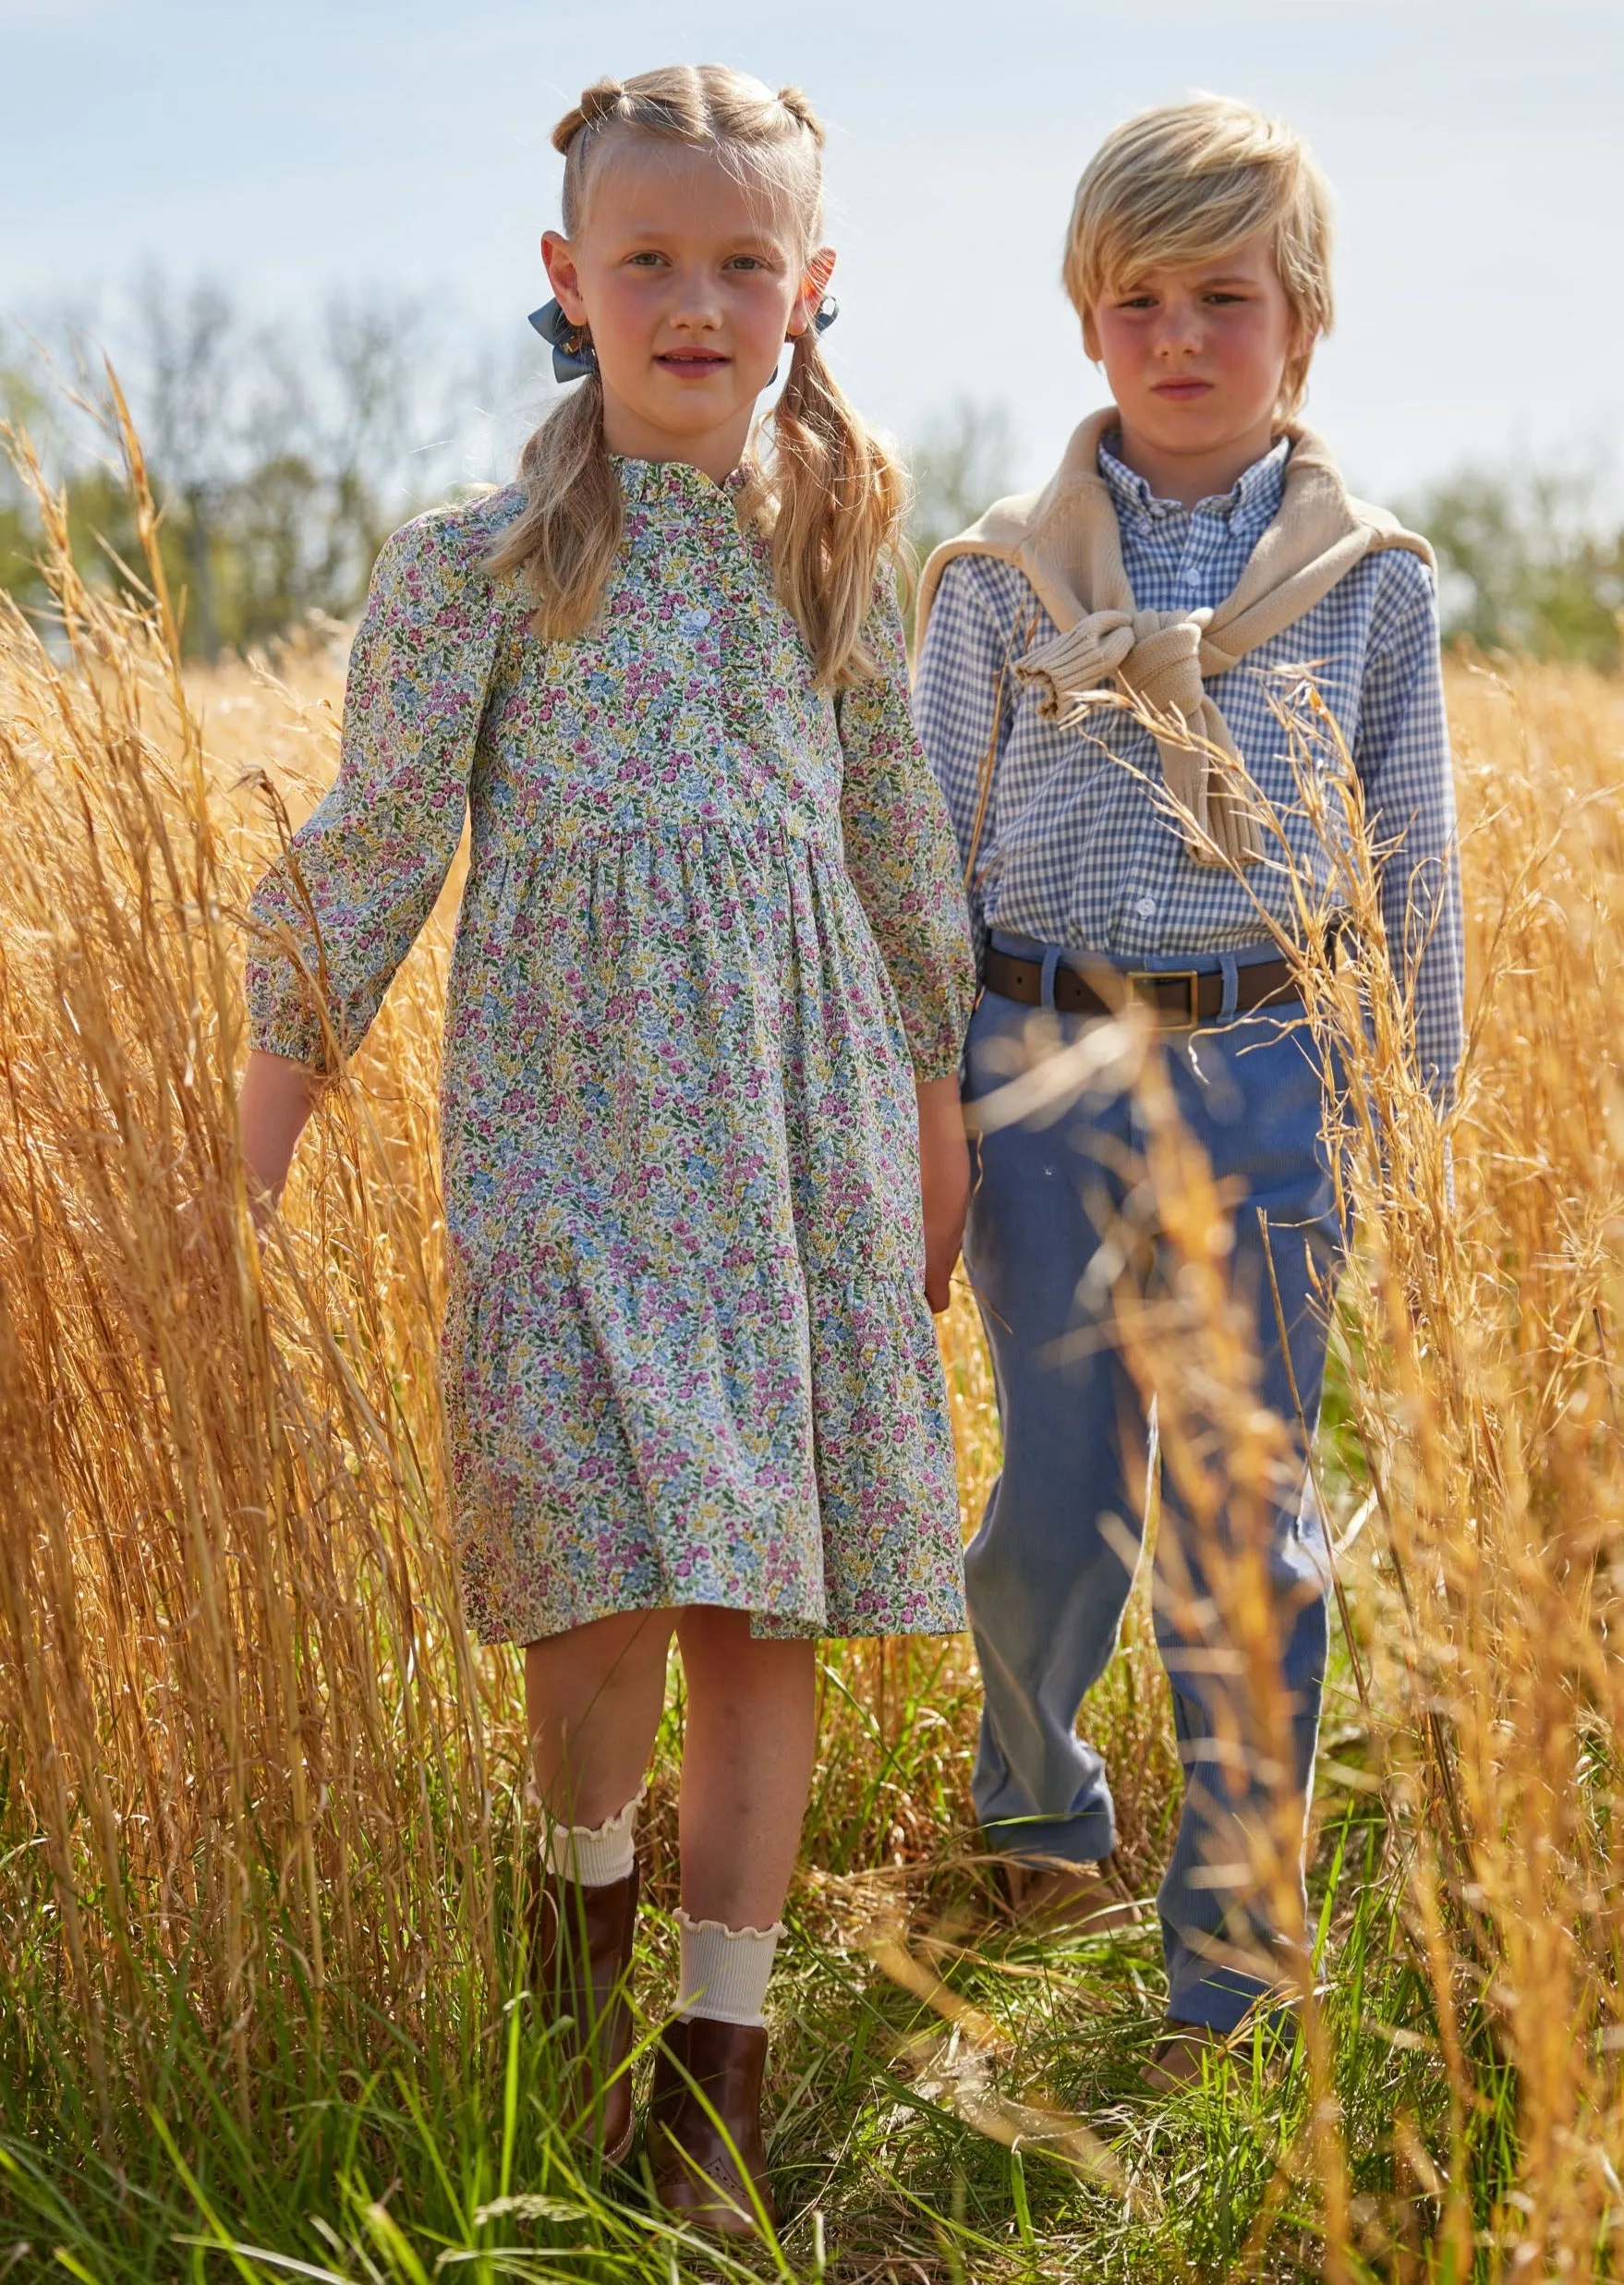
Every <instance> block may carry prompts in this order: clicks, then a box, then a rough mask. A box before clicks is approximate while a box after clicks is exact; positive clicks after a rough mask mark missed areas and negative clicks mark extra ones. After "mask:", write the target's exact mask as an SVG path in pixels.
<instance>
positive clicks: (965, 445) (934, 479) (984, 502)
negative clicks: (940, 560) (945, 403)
mask: <svg viewBox="0 0 1624 2285" xmlns="http://www.w3.org/2000/svg"><path fill="white" fill-rule="evenodd" d="M908 457H909V462H910V465H911V468H912V473H913V478H914V512H913V515H912V517H910V519H909V525H908V537H909V539H910V541H912V542H913V544H914V546H915V549H916V550H917V551H918V553H919V557H920V560H921V561H923V560H924V558H925V557H926V556H927V555H928V554H929V553H930V551H931V549H932V548H933V547H935V546H937V545H938V543H939V541H943V540H950V539H951V538H952V536H953V534H954V533H955V532H959V531H963V529H964V527H965V525H966V524H971V523H974V522H975V520H976V517H978V516H979V515H980V514H981V512H982V510H983V509H984V508H986V507H988V506H990V504H992V502H993V501H994V500H996V499H998V498H999V497H1000V494H1002V493H1004V492H1008V491H1009V490H1010V488H1011V484H1012V475H1011V469H1012V466H1013V462H1014V457H1015V432H1014V424H1013V422H1012V419H1011V418H1010V413H1009V408H1008V407H1007V406H1004V405H999V404H989V403H986V402H983V401H978V400H977V399H976V398H974V397H968V396H961V397H959V398H957V399H956V400H955V401H954V403H952V404H951V405H950V406H949V407H947V408H946V409H945V410H944V411H942V412H939V413H938V414H937V415H936V417H935V418H934V419H932V420H930V421H928V422H927V425H926V426H925V428H924V429H923V430H922V431H920V434H919V437H918V440H917V442H916V443H915V445H914V448H913V450H912V452H911V453H910V454H909V456H908Z"/></svg>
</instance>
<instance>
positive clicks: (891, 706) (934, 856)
mask: <svg viewBox="0 0 1624 2285" xmlns="http://www.w3.org/2000/svg"><path fill="white" fill-rule="evenodd" d="M868 642H869V647H870V649H871V650H872V651H873V654H874V656H875V658H876V660H877V662H878V664H879V673H878V674H877V675H875V676H873V677H872V678H871V679H870V680H868V681H867V682H860V683H856V684H854V686H853V687H851V688H850V689H849V690H842V692H841V694H840V696H839V699H837V701H836V705H837V711H838V715H839V720H840V735H841V747H842V752H843V754H844V758H845V776H844V784H843V789H842V796H841V825H842V832H843V833H844V837H845V845H846V868H847V870H848V871H849V872H850V874H851V876H852V880H853V881H854V884H855V887H856V891H857V894H858V895H859V897H860V898H861V899H862V901H863V908H864V910H865V911H866V912H867V916H868V922H869V926H870V927H871V928H872V929H873V930H874V933H875V937H876V939H877V940H878V942H879V949H880V953H881V954H882V956H883V958H884V960H885V965H886V969H887V971H888V973H889V975H890V977H891V988H892V990H893V991H895V993H896V995H897V1001H898V1004H899V1005H900V1007H901V1009H902V1015H903V1027H904V1028H905V1029H906V1032H907V1035H908V1046H909V1050H910V1051H911V1053H912V1055H913V1058H914V1069H915V1076H917V1077H918V1078H919V1079H921V1080H928V1079H945V1078H948V1077H950V1076H951V1075H952V1074H953V1073H954V1072H956V1071H957V1069H958V1067H959V1057H960V1054H961V1052H962V1051H963V1042H964V1032H965V1029H966V1027H967V1026H968V1024H969V1020H970V1010H971V1007H972V1005H973V1003H974V1002H975V998H976V964H975V961H974V959H973V958H972V956H971V951H970V926H969V917H968V914H967V912H966V910H965V905H964V892H963V883H962V881H961V878H960V866H959V855H958V849H957V847H956V845H955V844H954V840H953V831H952V825H951V821H950V820H949V817H948V813H947V805H946V803H945V802H944V801H943V799H942V796H941V789H940V787H939V785H938V784H937V783H936V780H935V778H934V777H933V776H932V775H931V772H930V765H929V763H928V762H927V760H926V759H925V755H924V752H923V750H922V749H921V747H920V744H919V740H918V738H917V736H916V735H915V730H914V722H913V716H912V714H911V712H910V711H909V703H908V658H907V650H906V648H905V646H904V644H903V622H902V614H901V612H900V611H899V609H898V607H897V597H896V589H895V586H894V584H893V583H892V582H891V580H890V579H887V580H885V581H884V582H883V584H882V587H881V590H880V594H879V599H878V601H877V603H876V607H875V612H874V616H873V619H872V620H871V622H870V624H869V628H868Z"/></svg>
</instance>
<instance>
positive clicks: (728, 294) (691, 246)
mask: <svg viewBox="0 0 1624 2285" xmlns="http://www.w3.org/2000/svg"><path fill="white" fill-rule="evenodd" d="M541 258H542V260H543V261H544V262H545V263H546V265H547V274H548V277H549V279H550V280H551V285H552V290H553V292H554V293H555V294H556V295H557V297H558V299H559V301H560V303H561V304H562V306H563V309H564V315H565V316H566V317H567V318H568V319H569V321H570V322H571V323H572V324H574V325H586V326H588V327H589V328H590V329H591V334H592V346H593V347H594V348H595V349H596V351H597V353H598V370H599V372H600V376H601V379H602V383H603V432H604V442H605V443H606V444H607V445H608V448H609V450H610V451H611V452H616V453H624V454H625V455H627V456H629V457H631V458H633V459H639V460H686V461H689V462H691V463H692V464H693V465H694V466H695V467H696V468H702V469H703V470H704V471H705V473H706V474H707V475H708V476H710V477H712V478H713V479H714V480H716V481H717V482H719V483H720V482H721V480H722V479H723V478H724V477H726V476H727V475H728V474H730V473H731V471H732V470H733V468H736V467H737V466H738V464H739V461H740V459H741V458H742V457H743V455H744V450H745V440H746V439H747V437H748V435H749V432H750V422H751V419H752V418H753V416H754V413H755V409H756V399H757V397H758V396H759V395H760V394H761V392H762V390H763V389H764V388H765V387H766V386H767V384H768V383H769V381H770V379H771V377H772V371H773V368H774V367H775V366H776V365H777V363H778V362H779V359H780V358H781V357H782V355H783V353H784V342H785V339H786V337H794V335H795V334H799V333H802V332H804V331H805V329H806V326H807V325H808V324H809V323H810V322H811V321H812V317H813V315H814V313H815V311H816V310H817V308H818V303H819V301H820V300H821V299H822V298H823V295H824V293H825V291H826V290H827V287H828V285H829V281H830V276H831V275H832V273H833V270H834V255H833V252H832V251H831V249H830V248H828V247H821V248H819V249H818V251H817V252H816V253H815V254H814V255H813V256H812V257H811V259H810V261H808V260H807V259H806V251H805V248H804V246H803V243H802V239H801V235H800V232H799V230H798V228H797V226H796V221H795V217H794V213H793V211H792V210H791V205H790V201H789V200H788V199H787V198H786V197H785V196H783V195H782V193H781V194H779V195H777V196H774V195H772V194H770V193H769V192H768V191H767V190H766V189H764V188H762V187H761V186H760V185H759V184H756V183H752V182H751V181H750V180H748V179H747V178H746V179H745V181H743V182H741V181H739V180H738V179H737V178H736V177H735V176H733V174H732V173H730V172H729V170H728V169H727V168H726V167H725V166H723V165H722V164H721V163H720V162H719V161H718V159H717V158H716V156H715V154H714V153H713V152H706V151H703V150H695V149H693V148H692V147H690V146H688V145H686V144H683V143H668V142H663V141H661V140H658V139H657V138H655V137H653V136H648V135H638V134H636V133H635V132H633V133H624V132H623V133H621V134H618V135H616V136H615V137H614V139H613V140H612V142H611V143H610V144H609V145H608V146H607V147H606V148H605V149H604V150H603V151H601V152H599V153H598V155H597V164H596V165H595V166H594V167H593V169H592V172H591V173H590V175H589V176H588V181H587V198H586V212H585V213H584V214H583V216H582V218H581V223H580V226H579V227H578V228H577V230H576V235H575V237H573V238H565V237H562V236H561V235H560V234H559V232H557V231H556V230H549V231H548V232H547V234H546V236H545V237H543V238H542V240H541Z"/></svg>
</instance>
